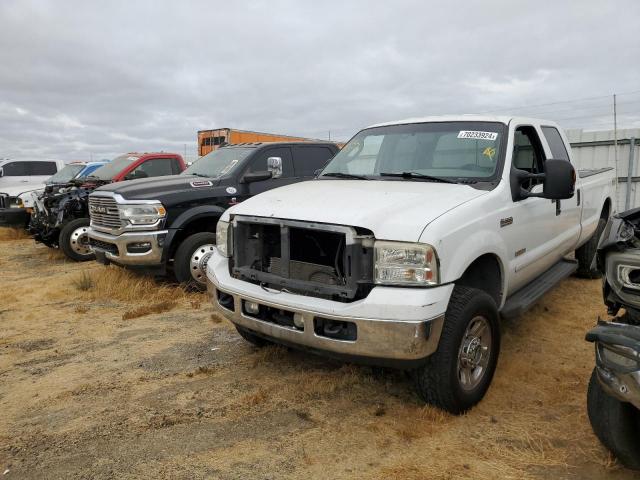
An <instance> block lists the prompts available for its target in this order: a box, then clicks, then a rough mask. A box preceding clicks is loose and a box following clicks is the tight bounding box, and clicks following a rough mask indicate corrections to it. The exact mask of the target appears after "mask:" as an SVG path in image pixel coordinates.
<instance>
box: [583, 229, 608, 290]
mask: <svg viewBox="0 0 640 480" xmlns="http://www.w3.org/2000/svg"><path fill="white" fill-rule="evenodd" d="M606 225H607V219H606V218H601V219H600V220H599V221H598V227H597V228H596V231H595V232H593V236H592V237H591V238H590V239H589V241H588V242H587V243H585V244H584V245H582V246H581V247H580V248H578V249H577V250H576V260H577V261H578V270H577V271H576V276H578V277H581V278H600V277H601V276H602V274H601V273H600V272H599V271H598V269H597V268H595V265H594V266H593V268H592V263H593V259H594V258H595V257H596V251H597V250H598V242H599V241H600V236H601V235H602V232H603V231H604V227H605V226H606Z"/></svg>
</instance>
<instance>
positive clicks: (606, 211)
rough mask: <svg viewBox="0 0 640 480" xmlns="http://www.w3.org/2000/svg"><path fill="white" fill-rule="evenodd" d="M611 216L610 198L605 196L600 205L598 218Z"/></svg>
mask: <svg viewBox="0 0 640 480" xmlns="http://www.w3.org/2000/svg"><path fill="white" fill-rule="evenodd" d="M610 216H611V198H610V197H607V198H605V199H604V204H603V205H602V211H601V212H600V218H604V219H605V220H608V219H609V217H610Z"/></svg>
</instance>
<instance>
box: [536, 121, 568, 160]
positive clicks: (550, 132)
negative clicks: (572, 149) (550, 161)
mask: <svg viewBox="0 0 640 480" xmlns="http://www.w3.org/2000/svg"><path fill="white" fill-rule="evenodd" d="M542 133H543V134H544V138H546V139H547V143H548V144H549V149H550V150H551V155H552V156H553V158H555V159H558V160H569V153H568V152H567V148H566V147H565V145H564V142H563V141H562V137H561V136H560V132H558V129H557V128H555V127H542Z"/></svg>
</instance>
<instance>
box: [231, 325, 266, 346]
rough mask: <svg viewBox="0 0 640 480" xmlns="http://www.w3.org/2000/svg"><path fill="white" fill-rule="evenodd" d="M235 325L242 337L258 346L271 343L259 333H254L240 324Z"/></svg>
mask: <svg viewBox="0 0 640 480" xmlns="http://www.w3.org/2000/svg"><path fill="white" fill-rule="evenodd" d="M235 327H236V330H237V331H238V333H239V334H240V336H241V337H242V338H244V339H245V340H246V341H247V342H249V343H251V344H252V345H254V346H256V347H259V348H260V347H264V346H266V345H270V344H271V342H270V341H269V340H265V339H264V338H262V337H259V336H258V335H256V334H254V333H253V332H251V331H250V330H247V329H246V328H244V327H240V326H238V325H236V326H235Z"/></svg>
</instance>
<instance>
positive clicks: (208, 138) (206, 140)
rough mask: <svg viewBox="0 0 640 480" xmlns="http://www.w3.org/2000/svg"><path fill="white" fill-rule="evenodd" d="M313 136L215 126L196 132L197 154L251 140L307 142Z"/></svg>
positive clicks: (312, 139) (200, 154)
mask: <svg viewBox="0 0 640 480" xmlns="http://www.w3.org/2000/svg"><path fill="white" fill-rule="evenodd" d="M309 141H314V142H317V141H318V140H317V139H315V138H303V137H291V136H289V135H276V134H274V133H262V132H251V131H248V130H234V129H232V128H216V129H213V130H200V131H199V132H198V156H200V157H201V156H203V155H206V154H207V153H209V152H211V151H213V150H216V149H217V148H220V147H221V146H223V145H231V144H237V143H253V142H309Z"/></svg>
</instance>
